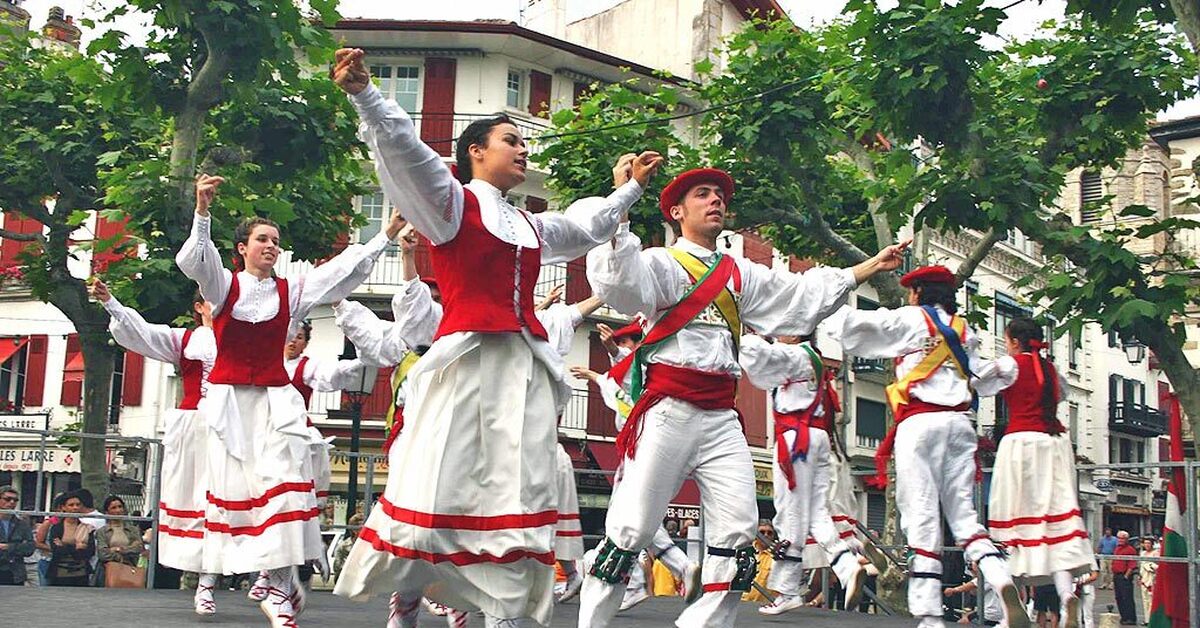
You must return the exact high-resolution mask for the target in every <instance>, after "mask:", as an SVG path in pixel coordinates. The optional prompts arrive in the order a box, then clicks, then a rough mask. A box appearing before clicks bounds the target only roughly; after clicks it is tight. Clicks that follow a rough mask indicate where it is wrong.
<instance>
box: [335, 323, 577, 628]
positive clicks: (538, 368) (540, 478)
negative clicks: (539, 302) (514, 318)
mask: <svg viewBox="0 0 1200 628" xmlns="http://www.w3.org/2000/svg"><path fill="white" fill-rule="evenodd" d="M437 351H438V343H436V342H435V343H434V347H433V348H432V349H431V350H430V352H429V353H428V354H426V355H425V357H424V358H422V360H427V359H430V356H431V355H435V352H437ZM408 377H409V381H410V382H411V383H412V394H411V396H410V397H409V399H408V405H407V406H406V407H405V412H404V431H403V432H401V434H400V436H399V437H398V438H397V439H396V442H395V443H394V444H393V445H392V448H391V450H390V451H389V454H388V457H389V458H388V460H389V466H390V469H391V471H390V472H389V473H388V482H387V488H386V489H385V490H384V494H383V497H382V498H381V499H380V501H379V502H378V503H377V504H376V505H375V508H374V509H373V510H372V511H371V515H370V517H369V518H368V519H367V522H366V525H365V526H364V527H363V529H362V531H361V532H360V533H359V536H358V541H357V542H355V544H354V547H353V548H352V549H351V550H350V555H349V556H348V557H347V559H346V563H345V568H344V569H343V571H342V576H341V578H340V579H339V580H338V583H337V587H336V588H335V590H334V592H335V593H337V594H338V595H342V596H346V597H350V598H367V597H369V596H370V595H373V594H376V593H382V594H387V593H390V592H391V591H393V590H398V591H400V593H401V594H402V595H405V594H410V593H416V592H421V593H423V594H424V595H425V596H426V597H428V598H429V599H431V600H433V601H435V602H439V603H441V604H444V605H446V606H449V607H451V608H456V609H460V610H467V611H473V610H477V609H478V610H482V611H484V612H485V613H487V614H488V615H490V616H492V617H494V618H498V619H518V618H532V619H533V620H534V621H536V622H537V623H539V624H541V625H548V624H549V621H550V614H551V611H552V608H553V588H554V568H553V565H554V559H555V557H554V539H555V528H556V526H557V524H558V490H557V487H556V483H557V480H556V477H555V443H556V442H557V426H556V421H555V417H556V416H557V412H556V406H557V404H558V402H559V400H560V399H563V398H564V397H563V391H562V390H561V389H560V388H561V382H559V381H557V380H556V379H555V378H554V377H553V376H552V375H551V373H550V371H549V370H548V369H547V367H546V366H545V365H544V364H543V363H541V362H540V361H538V360H536V359H535V357H534V355H533V353H532V351H531V350H530V348H529V345H528V344H527V343H526V341H525V340H524V339H523V338H522V337H521V336H520V335H517V334H478V335H477V338H476V339H473V343H472V345H471V346H469V347H468V348H467V349H466V350H465V352H464V353H462V355H460V356H457V357H455V358H453V359H452V360H450V361H449V362H448V363H446V364H445V365H444V366H442V367H441V368H434V369H429V368H426V369H422V364H421V363H418V364H417V365H416V366H415V367H414V368H413V371H411V372H410V373H409V376H408Z"/></svg>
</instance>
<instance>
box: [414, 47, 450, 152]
mask: <svg viewBox="0 0 1200 628" xmlns="http://www.w3.org/2000/svg"><path fill="white" fill-rule="evenodd" d="M457 67H458V66H457V62H456V61H455V60H454V59H442V58H438V57H428V58H426V59H425V85H424V88H425V97H424V100H423V102H422V105H421V139H422V140H424V141H425V143H427V144H429V147H430V148H432V149H433V150H435V151H437V153H438V154H439V155H441V156H443V157H449V156H450V153H451V142H449V141H438V140H449V139H450V138H452V137H454V84H455V82H456V73H457Z"/></svg>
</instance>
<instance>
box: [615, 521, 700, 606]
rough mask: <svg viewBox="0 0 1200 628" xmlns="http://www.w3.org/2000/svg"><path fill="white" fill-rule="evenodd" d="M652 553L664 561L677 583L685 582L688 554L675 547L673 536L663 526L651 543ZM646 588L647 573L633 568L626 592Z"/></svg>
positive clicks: (656, 531) (638, 568) (655, 533)
mask: <svg viewBox="0 0 1200 628" xmlns="http://www.w3.org/2000/svg"><path fill="white" fill-rule="evenodd" d="M650 553H651V554H652V555H653V558H657V559H658V560H661V561H662V564H663V566H664V567H666V568H667V571H669V572H671V575H672V576H674V577H675V580H676V582H682V581H683V577H684V576H685V575H686V574H685V572H686V571H687V566H688V557H687V554H685V553H684V552H683V550H681V549H679V546H678V545H675V543H674V541H672V540H671V535H670V534H668V533H667V531H666V529H665V528H663V527H662V526H659V527H658V529H657V530H655V531H654V540H652V541H651V542H650ZM638 558H639V560H640V559H641V557H640V556H639V557H638ZM645 588H646V574H645V572H644V571H642V569H641V568H640V567H635V568H633V569H632V570H631V571H630V572H629V584H627V585H626V586H625V590H626V591H636V590H638V589H645Z"/></svg>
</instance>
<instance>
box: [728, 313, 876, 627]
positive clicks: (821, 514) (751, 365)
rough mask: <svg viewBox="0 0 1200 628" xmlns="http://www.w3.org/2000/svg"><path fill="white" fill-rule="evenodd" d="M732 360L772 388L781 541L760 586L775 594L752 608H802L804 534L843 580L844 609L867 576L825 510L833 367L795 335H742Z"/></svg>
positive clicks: (758, 382)
mask: <svg viewBox="0 0 1200 628" xmlns="http://www.w3.org/2000/svg"><path fill="white" fill-rule="evenodd" d="M738 360H739V362H740V363H741V365H742V369H743V370H744V371H745V372H746V377H748V378H749V379H750V383H752V384H754V385H755V386H756V387H757V388H760V389H762V390H766V391H769V392H770V393H771V409H772V411H773V413H774V416H775V445H776V448H777V450H778V451H777V454H778V455H777V456H776V459H775V465H774V471H775V473H774V478H775V479H774V483H775V520H774V524H775V530H777V531H778V533H779V539H780V542H777V545H776V546H775V547H774V548H773V554H774V555H775V563H774V566H773V567H772V568H771V574H770V576H769V578H768V579H767V588H768V589H771V590H772V591H778V592H779V593H780V595H779V597H777V598H775V601H773V602H772V603H770V604H768V605H766V606H763V607H760V608H759V609H758V612H760V613H762V614H764V615H779V614H781V613H785V612H787V611H790V610H795V609H797V608H800V607H802V606H804V599H803V597H802V596H801V585H803V583H804V581H803V575H804V567H805V565H804V564H803V557H804V555H805V554H806V552H805V550H806V548H807V541H808V538H809V535H810V534H811V535H812V538H813V539H814V540H815V541H816V543H817V545H818V546H819V547H820V549H821V550H823V553H824V554H825V555H826V556H828V563H827V564H829V565H832V567H833V572H834V573H835V574H837V578H838V581H839V582H841V583H842V588H843V589H844V590H845V598H844V601H845V603H844V605H843V608H854V607H855V606H856V605H857V604H858V598H859V596H860V595H861V594H862V585H863V582H864V580H865V578H866V575H867V574H866V571H865V570H864V569H863V567H862V565H861V564H860V563H859V560H858V553H857V552H855V551H853V550H852V549H851V548H850V546H849V545H847V543H846V541H844V540H842V538H841V537H840V536H839V534H838V531H837V528H836V527H835V526H834V523H833V517H832V516H831V515H830V514H829V486H830V484H831V481H832V477H831V476H832V474H831V465H830V457H831V455H832V454H831V450H832V446H831V442H832V436H831V433H832V431H833V418H834V414H835V413H836V412H837V410H838V398H837V392H836V391H834V389H833V379H832V371H829V370H828V369H826V368H825V365H824V363H823V362H822V361H821V356H820V354H818V353H817V351H816V349H815V348H813V346H812V343H811V342H808V341H805V342H804V343H801V342H800V338H798V337H795V336H783V337H780V338H778V339H777V340H776V341H775V342H774V343H771V342H768V341H767V340H766V339H764V338H762V337H761V336H754V335H746V336H743V337H742V350H741V353H740V355H739V356H738ZM850 536H852V535H850ZM808 568H809V569H812V568H813V565H808Z"/></svg>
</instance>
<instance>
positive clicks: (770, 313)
mask: <svg viewBox="0 0 1200 628" xmlns="http://www.w3.org/2000/svg"><path fill="white" fill-rule="evenodd" d="M675 248H677V249H680V250H682V251H684V252H686V253H690V254H692V255H695V256H696V257H698V258H700V260H701V261H703V262H705V263H707V264H712V262H713V259H714V258H715V256H716V252H714V251H710V250H708V249H706V248H704V247H703V246H700V245H699V244H696V243H694V242H690V241H688V240H686V239H684V238H680V239H679V240H677V241H676V242H675ZM734 260H735V262H736V263H737V265H738V269H739V271H740V272H741V277H742V291H741V293H740V295H738V296H737V297H736V298H737V299H738V301H739V308H740V313H741V318H742V323H743V324H745V325H746V326H748V327H751V328H753V329H754V330H756V331H758V332H759V333H763V334H767V335H771V336H779V335H789V336H793V335H794V336H802V335H807V334H810V333H812V331H813V329H815V328H816V326H817V323H819V322H821V320H822V319H823V318H825V317H826V316H828V315H829V314H831V313H832V312H833V311H834V310H836V309H837V308H838V307H839V306H840V305H841V304H842V303H843V302H845V301H846V298H847V297H848V296H849V295H850V293H851V292H852V291H853V290H854V288H855V286H856V285H857V282H856V281H855V280H854V272H853V271H852V270H851V269H848V268H827V267H819V268H814V269H812V270H809V271H808V272H805V273H803V274H799V273H791V272H786V271H775V270H772V269H770V268H767V267H766V266H764V265H762V264H758V263H755V262H752V261H750V260H748V259H745V258H740V257H737V258H734ZM587 275H588V281H589V282H590V283H591V284H592V289H593V290H594V291H595V293H596V296H598V297H600V299H601V300H603V301H604V302H605V303H607V304H609V305H610V306H611V307H612V308H613V309H615V310H617V311H618V312H621V313H622V314H625V315H627V316H633V315H634V314H636V313H638V312H645V313H646V315H647V317H648V318H649V320H650V325H649V327H648V328H647V333H649V331H650V330H651V329H653V328H654V325H655V324H657V323H658V320H659V318H660V317H661V316H662V315H663V314H665V313H666V310H668V309H670V308H671V307H672V306H674V305H675V304H676V303H678V302H679V300H680V299H682V298H683V295H684V294H685V293H686V292H687V291H688V289H690V288H691V285H692V280H691V277H690V276H689V275H688V273H687V271H685V270H684V269H683V266H681V265H680V264H679V262H677V261H676V260H675V258H674V257H672V256H671V253H670V252H669V251H667V250H666V249H665V248H661V247H655V248H650V249H646V250H642V242H641V239H639V238H638V237H637V236H636V235H634V234H632V233H630V232H629V227H628V224H627V223H625V224H622V226H621V228H620V229H618V231H617V235H616V237H615V238H613V241H612V242H611V243H605V244H604V245H601V246H599V247H596V248H595V249H593V250H592V252H591V253H588V257H587ZM729 287H730V290H732V289H733V280H732V279H730V284H729ZM738 333H741V330H738ZM649 361H650V362H661V363H663V364H670V365H673V366H682V367H687V368H692V369H697V370H701V371H708V372H714V373H728V374H731V375H734V376H736V375H738V374H739V373H740V371H741V369H740V367H739V366H738V361H737V357H736V356H735V355H734V348H733V334H732V333H731V332H730V330H729V328H728V327H727V326H726V325H725V324H724V323H723V322H721V319H720V317H719V315H717V314H716V312H715V309H714V306H712V305H710V306H709V310H707V311H706V312H702V313H701V314H700V315H699V316H697V317H696V319H695V320H693V321H692V322H691V323H689V324H688V325H687V326H686V327H684V328H683V329H681V330H679V333H677V334H675V335H673V336H671V337H670V338H667V339H666V340H665V341H664V342H663V343H662V344H661V345H659V346H658V348H656V349H655V350H654V352H653V354H652V355H651V356H650V360H649Z"/></svg>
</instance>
